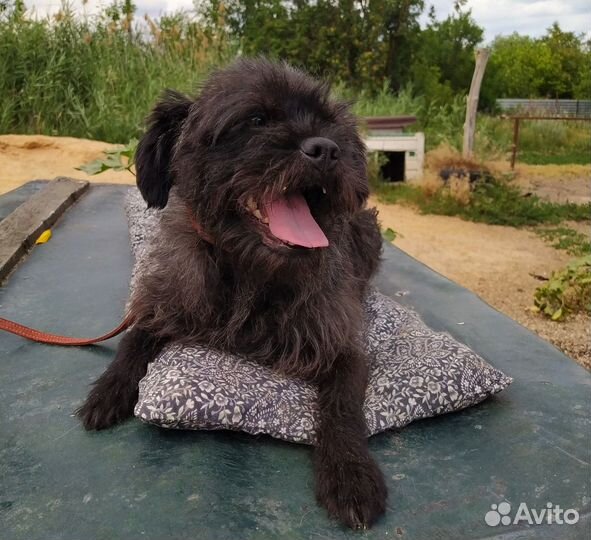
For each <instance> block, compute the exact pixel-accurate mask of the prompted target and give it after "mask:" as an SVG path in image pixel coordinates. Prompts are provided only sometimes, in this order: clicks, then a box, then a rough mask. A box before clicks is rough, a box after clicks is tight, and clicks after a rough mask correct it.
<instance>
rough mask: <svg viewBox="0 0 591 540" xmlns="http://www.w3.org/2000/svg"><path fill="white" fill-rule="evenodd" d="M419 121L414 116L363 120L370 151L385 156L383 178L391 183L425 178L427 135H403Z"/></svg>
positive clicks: (380, 117) (366, 142) (378, 117)
mask: <svg viewBox="0 0 591 540" xmlns="http://www.w3.org/2000/svg"><path fill="white" fill-rule="evenodd" d="M416 121H417V119H416V117H415V116H374V117H367V118H365V119H364V123H365V129H366V131H365V137H364V140H365V144H366V145H367V148H368V150H369V151H370V152H371V151H380V152H385V154H386V156H387V157H388V162H387V163H386V164H385V165H384V166H383V167H382V174H383V176H384V178H385V179H386V180H387V181H389V182H404V181H405V180H414V179H420V178H421V177H422V176H423V165H424V161H425V134H424V133H421V132H418V133H404V128H406V127H408V126H410V125H412V124H414V123H415V122H416Z"/></svg>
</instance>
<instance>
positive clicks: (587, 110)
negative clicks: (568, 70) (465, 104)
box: [497, 99, 591, 117]
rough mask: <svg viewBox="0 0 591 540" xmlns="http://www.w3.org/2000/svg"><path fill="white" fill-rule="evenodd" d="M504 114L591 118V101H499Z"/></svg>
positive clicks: (498, 103)
mask: <svg viewBox="0 0 591 540" xmlns="http://www.w3.org/2000/svg"><path fill="white" fill-rule="evenodd" d="M497 105H498V107H499V108H500V109H501V110H502V111H503V112H512V113H520V114H528V115H533V114H537V115H548V116H574V117H589V116H591V100H586V99H497Z"/></svg>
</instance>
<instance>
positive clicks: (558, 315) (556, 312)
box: [552, 308, 562, 321]
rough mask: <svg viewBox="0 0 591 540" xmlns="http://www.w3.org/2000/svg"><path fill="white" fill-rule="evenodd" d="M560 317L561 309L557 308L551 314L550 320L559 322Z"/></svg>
mask: <svg viewBox="0 0 591 540" xmlns="http://www.w3.org/2000/svg"><path fill="white" fill-rule="evenodd" d="M561 317H562V308H558V309H557V310H556V311H555V312H554V313H553V314H552V320H553V321H558V320H560V318H561Z"/></svg>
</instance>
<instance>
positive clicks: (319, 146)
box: [300, 137, 341, 169]
mask: <svg viewBox="0 0 591 540" xmlns="http://www.w3.org/2000/svg"><path fill="white" fill-rule="evenodd" d="M300 150H301V151H302V152H303V154H304V155H305V156H306V157H307V158H308V159H309V160H311V161H312V162H314V164H315V165H316V166H317V167H321V168H323V169H330V168H332V167H334V166H335V165H336V163H337V161H338V159H339V153H340V151H341V149H340V148H339V145H338V144H337V143H336V142H334V141H331V140H330V139H326V138H325V137H310V138H309V139H304V140H303V141H302V144H301V145H300Z"/></svg>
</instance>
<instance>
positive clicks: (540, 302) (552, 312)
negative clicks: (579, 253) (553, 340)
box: [534, 255, 591, 321]
mask: <svg viewBox="0 0 591 540" xmlns="http://www.w3.org/2000/svg"><path fill="white" fill-rule="evenodd" d="M534 309H535V310H536V311H539V312H540V313H542V314H544V315H545V316H547V317H550V318H551V319H552V320H553V321H560V320H563V319H564V318H565V317H567V315H568V314H569V313H577V312H585V313H591V255H587V256H585V257H581V258H580V259H575V260H574V261H572V262H571V263H569V264H568V265H567V267H566V268H565V269H563V270H560V271H558V272H553V273H552V276H551V277H550V279H549V280H548V282H547V283H545V284H544V285H542V286H541V287H538V288H537V289H536V292H535V294H534Z"/></svg>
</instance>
